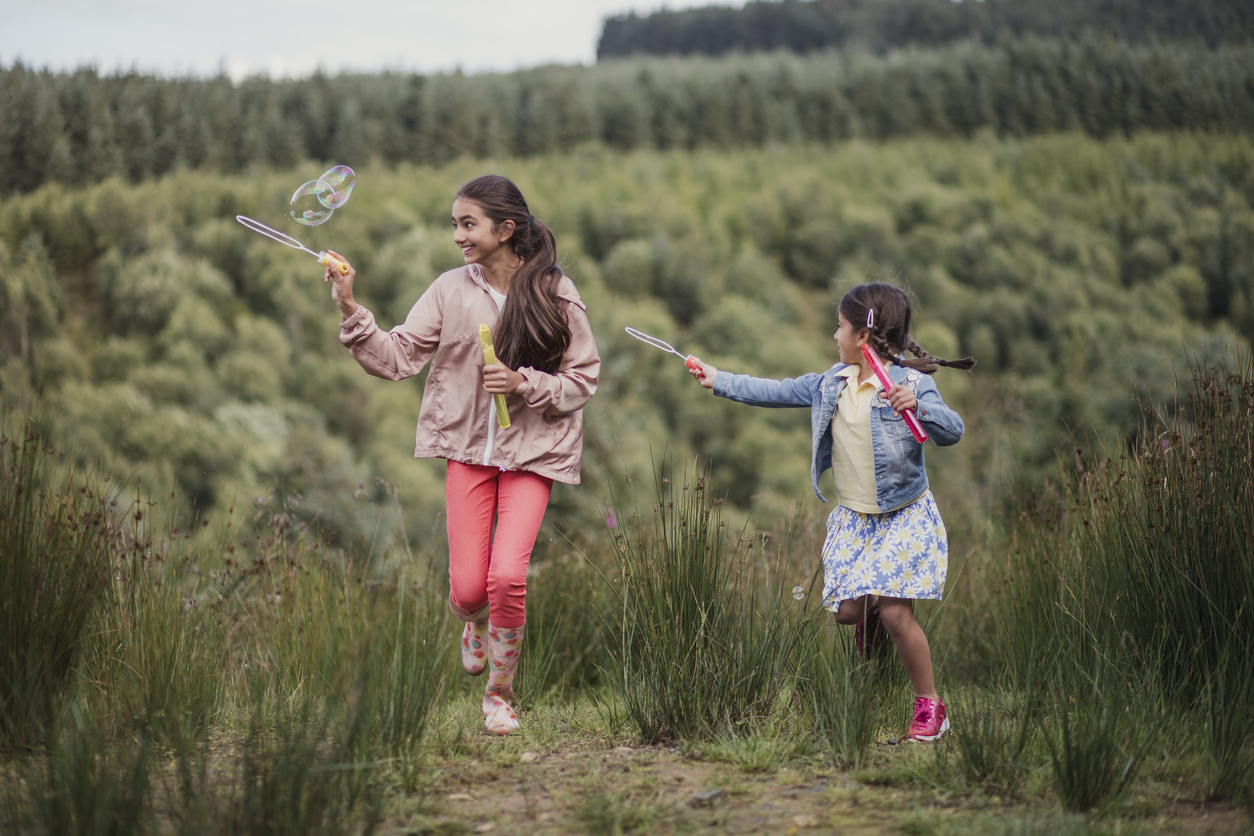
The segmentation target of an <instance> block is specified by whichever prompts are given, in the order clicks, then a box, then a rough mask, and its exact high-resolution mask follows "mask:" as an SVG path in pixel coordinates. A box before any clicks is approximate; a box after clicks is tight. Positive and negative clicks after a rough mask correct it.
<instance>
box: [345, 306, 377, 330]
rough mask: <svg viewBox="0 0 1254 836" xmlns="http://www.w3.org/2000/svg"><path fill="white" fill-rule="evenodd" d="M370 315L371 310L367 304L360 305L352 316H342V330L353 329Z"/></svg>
mask: <svg viewBox="0 0 1254 836" xmlns="http://www.w3.org/2000/svg"><path fill="white" fill-rule="evenodd" d="M369 315H370V311H368V310H366V306H365V305H358V306H357V310H355V311H353V315H352V316H345V317H341V318H340V330H341V331H351V330H353V329H354V328H356V327H357V326H358V325H360V324H361V323H362V322H363V321H364V320H365V319H366V317H367V316H369Z"/></svg>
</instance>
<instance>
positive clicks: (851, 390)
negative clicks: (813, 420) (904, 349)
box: [832, 366, 884, 514]
mask: <svg viewBox="0 0 1254 836" xmlns="http://www.w3.org/2000/svg"><path fill="white" fill-rule="evenodd" d="M859 371H861V370H860V369H859V368H858V367H857V366H850V367H848V368H847V369H843V370H842V371H840V372H838V373H837V374H840V375H842V376H844V377H846V378H848V380H849V383H848V385H846V386H845V388H844V390H843V391H841V393H840V398H839V400H837V401H836V414H835V415H833V416H832V475H833V476H834V477H835V479H836V499H837V502H839V503H840V504H841V505H843V506H845V507H846V508H848V509H850V510H851V511H857V512H858V513H860V514H878V513H880V506H879V504H878V503H877V502H876V501H875V453H874V451H873V450H872V448H871V400H872V399H873V398H874V397H875V396H876V394H878V393H879V392H880V391H881V390H882V389H883V388H884V387H883V386H881V385H880V381H879V378H878V377H876V376H875V375H871V378H870V380H867V381H865V382H864V383H861V384H859V383H858V372H859Z"/></svg>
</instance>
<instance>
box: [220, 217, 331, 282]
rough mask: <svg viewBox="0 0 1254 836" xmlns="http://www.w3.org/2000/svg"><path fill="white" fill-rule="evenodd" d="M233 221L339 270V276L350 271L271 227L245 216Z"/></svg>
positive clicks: (327, 255) (329, 256)
mask: <svg viewBox="0 0 1254 836" xmlns="http://www.w3.org/2000/svg"><path fill="white" fill-rule="evenodd" d="M235 220H237V221H239V222H240V223H241V224H243V225H244V226H245V227H247V228H248V229H251V230H252V231H253V232H255V233H257V234H258V235H264V236H266V237H267V238H269V239H270V240H271V241H278V242H279V243H280V244H282V245H283V246H285V247H291V248H292V249H294V250H301V251H302V252H307V253H309V254H310V255H311V256H313V257H314V258H316V259H318V263H319V264H322V265H324V266H329V267H330V268H331V269H332V270H339V271H340V275H341V276H347V275H348V271H349V269H350V268H349V266H348V265H347V264H346V263H344V262H343V261H340V260H339V259H338V258H336V257H335V256H333V255H330V254H329V253H325V252H322V253H316V252H314V251H313V250H311V249H309V248H308V247H306V246H305V245H304V244H302V243H301V242H299V241H297V240H296V239H295V238H293V237H292V236H290V235H287V234H286V233H283V232H279V231H278V230H277V229H272V228H271V227H268V226H266V225H265V224H263V223H261V222H260V221H254V220H253V219H252V218H250V217H248V216H246V215H236V216H235Z"/></svg>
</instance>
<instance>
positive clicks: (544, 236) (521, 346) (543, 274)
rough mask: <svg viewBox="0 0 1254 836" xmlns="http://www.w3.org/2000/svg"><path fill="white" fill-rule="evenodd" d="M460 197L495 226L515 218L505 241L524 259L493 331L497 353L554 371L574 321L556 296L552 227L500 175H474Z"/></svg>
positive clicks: (514, 364) (510, 361)
mask: <svg viewBox="0 0 1254 836" xmlns="http://www.w3.org/2000/svg"><path fill="white" fill-rule="evenodd" d="M457 196H458V197H460V198H463V199H465V200H473V201H474V202H475V203H477V204H479V206H480V208H482V209H483V213H484V214H485V215H487V216H488V217H489V218H490V219H491V220H492V226H493V228H494V229H498V230H499V229H500V227H501V225H502V224H504V223H505V222H506V221H513V222H514V234H513V235H512V236H510V237H509V239H508V240H507V241H506V243H507V244H509V247H510V249H511V250H513V251H514V254H515V255H516V256H518V257H519V258H521V259H522V260H523V263H522V266H521V267H519V268H518V271H517V272H516V273H514V277H513V278H512V279H510V283H509V294H508V295H507V296H506V299H505V307H504V308H503V309H502V310H501V317H500V319H498V320H497V322H496V333H495V334H493V335H492V339H493V342H494V343H495V344H496V354H497V356H498V357H499V358H500V359H501V362H502V363H504V364H505V365H506V366H509V367H510V368H511V369H517V368H519V367H520V366H530V367H531V368H533V369H538V370H540V371H542V372H548V373H549V374H553V373H554V372H556V371H557V370H558V369H559V368H561V365H562V357H563V356H564V355H565V354H566V349H567V348H569V347H570V325H569V324H568V323H567V322H566V312H565V311H564V310H563V307H562V299H561V297H559V296H558V295H557V284H558V282H559V281H561V278H562V270H561V268H560V267H558V266H557V242H556V241H555V240H554V238H553V232H552V231H551V230H550V229H549V228H548V227H547V226H545V225H544V224H543V223H541V222H540V221H539V220H538V219H537V218H535V217H534V216H533V215H532V214H531V211H530V210H529V209H528V208H527V201H526V200H524V199H523V196H522V192H520V191H519V190H518V187H517V186H515V185H514V184H513V183H512V182H511V181H510V180H508V179H507V178H505V177H501V176H500V175H497V174H485V175H484V176H482V177H476V178H475V179H474V180H471V181H470V182H469V183H467V184H466V185H464V186H462V187H461V188H460V189H458V190H457Z"/></svg>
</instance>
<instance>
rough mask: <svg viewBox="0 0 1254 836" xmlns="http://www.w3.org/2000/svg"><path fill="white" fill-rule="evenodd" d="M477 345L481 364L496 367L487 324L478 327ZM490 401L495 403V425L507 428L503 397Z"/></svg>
mask: <svg viewBox="0 0 1254 836" xmlns="http://www.w3.org/2000/svg"><path fill="white" fill-rule="evenodd" d="M479 344H480V345H482V346H483V364H484V365H485V366H495V365H496V349H495V348H493V347H492V332H491V331H490V330H488V324H487V323H486V322H485V323H482V324H481V325H480V326H479ZM492 400H493V401H495V402H496V423H497V426H499V427H500V428H501V429H503V430H504V429H508V428H509V407H507V406H505V396H504V395H493V396H492Z"/></svg>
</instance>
